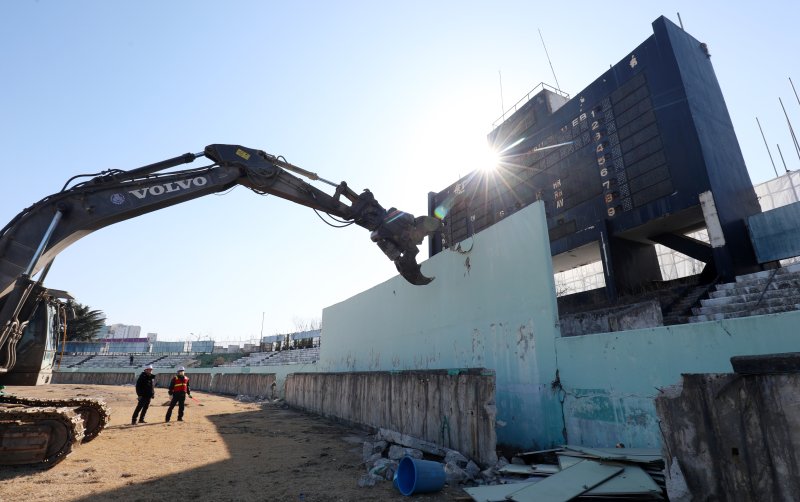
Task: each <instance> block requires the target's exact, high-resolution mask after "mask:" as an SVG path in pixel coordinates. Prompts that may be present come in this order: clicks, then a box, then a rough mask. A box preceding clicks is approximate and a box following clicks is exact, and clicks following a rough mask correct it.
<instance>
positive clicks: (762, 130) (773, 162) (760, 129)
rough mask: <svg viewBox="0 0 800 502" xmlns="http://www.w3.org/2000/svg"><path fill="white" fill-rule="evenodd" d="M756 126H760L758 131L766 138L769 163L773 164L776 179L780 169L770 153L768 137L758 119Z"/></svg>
mask: <svg viewBox="0 0 800 502" xmlns="http://www.w3.org/2000/svg"><path fill="white" fill-rule="evenodd" d="M756 124H758V130H759V131H761V137H762V138H764V146H766V147H767V153H768V154H769V161H770V162H772V169H773V170H774V171H775V177H776V178H777V177H778V168H777V167H775V161H774V160H773V159H772V152H770V151H769V145H767V137H766V136H764V129H762V128H761V122H759V120H758V117H756Z"/></svg>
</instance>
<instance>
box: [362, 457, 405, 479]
mask: <svg viewBox="0 0 800 502" xmlns="http://www.w3.org/2000/svg"><path fill="white" fill-rule="evenodd" d="M399 464H400V463H399V462H397V461H395V460H391V459H388V458H381V459H379V460H376V461H375V464H374V465H373V467H372V469H370V470H369V473H370V474H372V475H374V476H379V477H381V478H383V479H385V480H387V481H391V480H392V479H393V478H394V473H395V472H397V466H398V465H399Z"/></svg>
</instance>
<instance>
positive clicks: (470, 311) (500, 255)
mask: <svg viewBox="0 0 800 502" xmlns="http://www.w3.org/2000/svg"><path fill="white" fill-rule="evenodd" d="M422 271H423V273H425V274H426V275H428V276H435V277H436V280H434V281H433V282H432V283H430V284H429V285H427V286H422V287H420V286H412V285H410V284H408V283H407V282H405V281H404V280H403V279H402V278H400V277H395V278H393V279H390V280H388V281H386V282H384V283H382V284H379V285H377V286H375V287H373V288H372V289H369V290H367V291H364V292H362V293H360V294H358V295H356V296H354V297H352V298H350V299H348V300H347V301H344V302H342V303H338V304H336V305H333V306H330V307H328V308H326V309H325V310H324V311H323V318H322V322H323V326H324V330H323V331H324V335H323V343H322V347H321V351H320V361H319V363H318V364H317V366H318V367H319V371H327V372H349V371H387V370H427V369H448V368H489V369H491V370H494V372H495V374H496V384H497V397H496V399H497V426H498V429H497V440H498V442H499V443H505V444H511V445H517V446H519V447H521V448H531V449H533V448H538V447H548V446H552V445H555V444H561V443H562V437H561V429H562V425H563V424H562V419H561V407H560V405H559V402H558V397H557V395H556V394H555V393H554V392H553V391H552V390H551V388H550V383H551V382H552V381H553V380H554V379H555V376H556V358H555V352H554V341H555V338H556V335H557V333H558V329H557V323H558V316H557V311H556V300H555V286H554V284H553V269H552V262H551V258H550V248H549V241H548V236H547V226H546V222H545V215H544V205H543V203H541V202H538V203H535V204H532V205H531V206H528V207H526V208H524V209H522V210H520V211H519V212H517V213H515V214H513V215H511V216H509V217H508V218H506V219H504V220H502V221H500V222H499V223H497V224H496V225H494V226H492V227H490V228H488V229H486V230H484V231H482V232H480V233H478V234H476V235H475V236H473V237H472V238H470V239H468V240H467V241H465V242H463V243H461V251H460V252H458V251H452V250H449V251H445V252H442V253H439V254H437V255H436V256H434V257H432V258H430V259H429V260H427V261H425V262H424V263H423V266H422ZM400 432H404V431H400Z"/></svg>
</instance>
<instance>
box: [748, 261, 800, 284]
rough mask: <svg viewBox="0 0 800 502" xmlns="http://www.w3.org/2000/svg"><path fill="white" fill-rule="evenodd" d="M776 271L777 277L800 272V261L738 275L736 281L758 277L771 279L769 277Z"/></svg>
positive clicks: (756, 278)
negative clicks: (772, 268)
mask: <svg viewBox="0 0 800 502" xmlns="http://www.w3.org/2000/svg"><path fill="white" fill-rule="evenodd" d="M773 272H774V273H775V277H779V276H781V275H785V274H795V273H800V263H792V264H791V265H787V266H785V267H781V268H778V269H774V270H762V271H760V272H753V273H752V274H744V275H739V276H737V277H736V282H747V281H750V280H758V279H769V277H770V276H771V275H772V274H773Z"/></svg>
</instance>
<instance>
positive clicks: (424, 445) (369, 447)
mask: <svg viewBox="0 0 800 502" xmlns="http://www.w3.org/2000/svg"><path fill="white" fill-rule="evenodd" d="M389 438H394V439H396V440H399V441H402V443H401V444H397V443H394V442H393V441H391V439H389ZM432 444H433V443H429V442H427V441H422V440H418V439H416V438H413V437H411V436H407V435H404V434H399V433H395V432H393V431H388V430H386V429H381V430H380V432H378V434H376V435H375V437H374V439H373V440H370V441H365V442H364V443H363V444H362V459H363V462H364V466H365V467H366V470H367V474H365V475H363V476H361V478H360V479H359V481H358V486H360V487H369V486H374V485H375V484H376V483H377V482H378V481H393V479H394V477H395V475H396V473H397V469H398V467H399V464H400V462H399V461H400V460H402V459H403V458H404V457H407V456H408V457H412V458H416V459H424V460H433V461H435V462H440V463H442V464H444V465H443V468H444V471H445V482H446V483H447V484H449V485H450V486H454V485H459V484H464V483H472V484H477V485H483V484H486V483H487V482H496V479H497V472H496V470H495V468H494V467H490V468H488V469H485V470H484V471H483V472H481V468H480V467H479V466H478V464H476V463H475V462H473V461H471V460H470V459H468V458H467V457H466V456H464V455H463V454H462V453H461V452H459V451H456V450H451V449H449V448H443V447H439V446H435V445H434V446H431V445H432ZM409 445H416V446H420V447H421V448H414V447H413V446H409ZM431 451H436V452H437V453H431ZM437 458H438V459H437ZM507 463H508V460H506V459H502V463H501V464H500V465H501V466H502V465H505V464H507Z"/></svg>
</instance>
